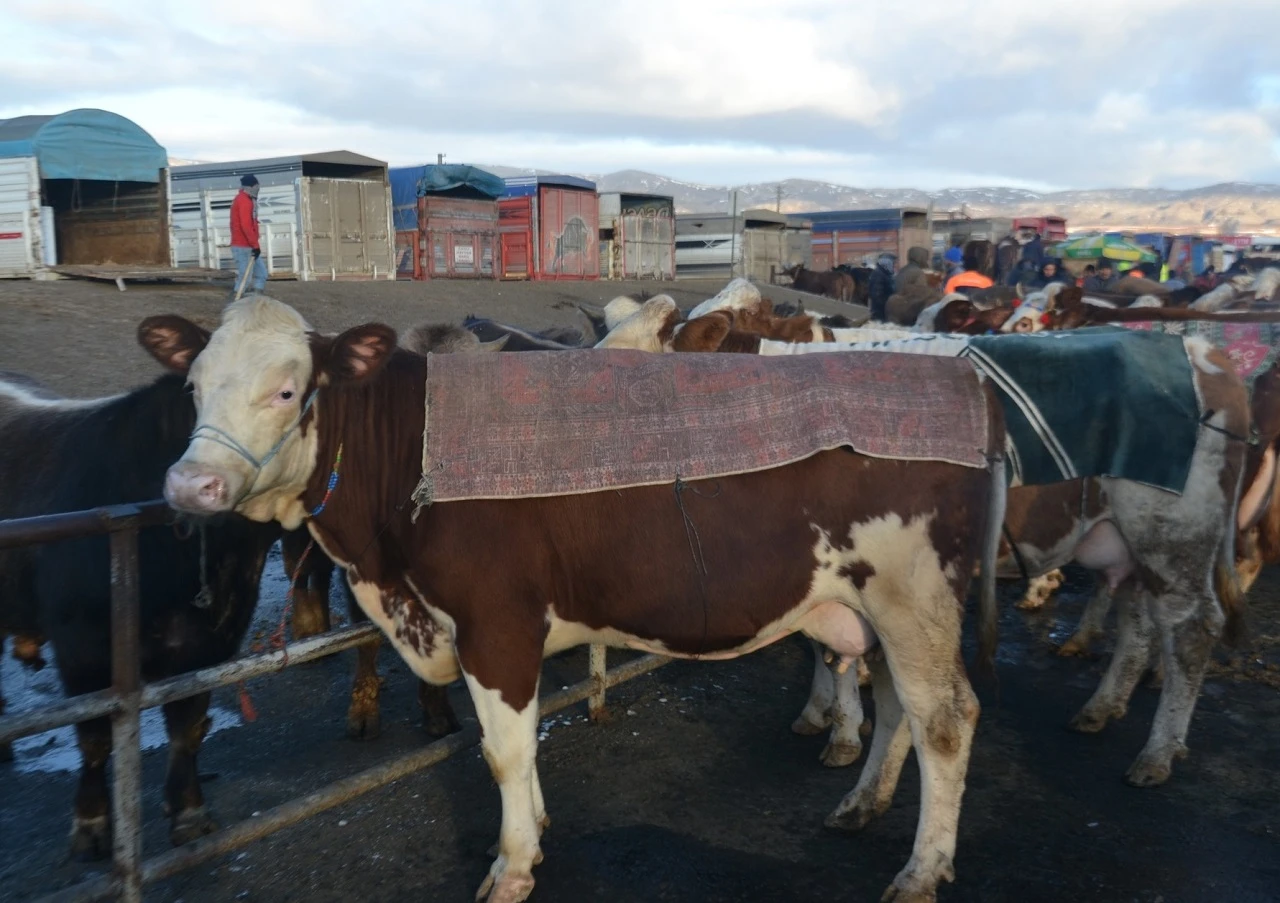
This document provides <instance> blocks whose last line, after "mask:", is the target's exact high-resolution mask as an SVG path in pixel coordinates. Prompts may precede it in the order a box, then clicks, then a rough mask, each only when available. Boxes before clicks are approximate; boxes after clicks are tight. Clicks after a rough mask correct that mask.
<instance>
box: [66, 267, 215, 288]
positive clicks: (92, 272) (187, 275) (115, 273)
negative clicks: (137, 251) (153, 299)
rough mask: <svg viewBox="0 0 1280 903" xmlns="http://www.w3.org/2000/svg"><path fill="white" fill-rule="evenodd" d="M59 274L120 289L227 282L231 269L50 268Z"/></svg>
mask: <svg viewBox="0 0 1280 903" xmlns="http://www.w3.org/2000/svg"><path fill="white" fill-rule="evenodd" d="M50 269H51V270H53V272H55V273H57V274H58V275H59V276H66V277H68V278H71V279H94V280H98V281H102V282H114V283H115V284H116V287H117V288H119V289H120V291H124V283H125V282H126V281H128V282H230V281H234V279H235V275H236V274H235V271H234V270H215V269H210V268H206V267H161V266H154V267H152V266H125V265H119V264H96V265H95V264H64V265H61V266H55V267H50Z"/></svg>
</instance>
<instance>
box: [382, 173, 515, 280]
mask: <svg viewBox="0 0 1280 903" xmlns="http://www.w3.org/2000/svg"><path fill="white" fill-rule="evenodd" d="M390 180H391V202H392V206H393V211H394V213H393V219H394V223H395V228H396V276H397V278H400V279H445V278H447V279H496V278H498V267H497V256H498V254H497V249H498V198H499V197H500V196H501V195H502V194H503V192H505V190H506V185H505V183H504V182H503V180H502V179H500V178H498V177H497V176H495V175H493V174H492V173H488V172H485V171H484V170H482V169H477V168H476V167H474V166H466V165H461V164H453V163H448V164H443V163H441V164H432V165H427V166H405V167H397V168H395V169H393V170H391V172H390Z"/></svg>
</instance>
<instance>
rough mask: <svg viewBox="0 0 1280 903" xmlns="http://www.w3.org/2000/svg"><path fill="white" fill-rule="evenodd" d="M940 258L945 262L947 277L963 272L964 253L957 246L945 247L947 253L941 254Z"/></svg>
mask: <svg viewBox="0 0 1280 903" xmlns="http://www.w3.org/2000/svg"><path fill="white" fill-rule="evenodd" d="M942 259H943V260H944V261H946V264H947V278H950V277H952V276H954V275H956V274H957V273H963V272H964V253H963V252H962V251H961V250H960V249H959V248H958V247H955V246H952V247H950V248H947V253H946V254H943V255H942Z"/></svg>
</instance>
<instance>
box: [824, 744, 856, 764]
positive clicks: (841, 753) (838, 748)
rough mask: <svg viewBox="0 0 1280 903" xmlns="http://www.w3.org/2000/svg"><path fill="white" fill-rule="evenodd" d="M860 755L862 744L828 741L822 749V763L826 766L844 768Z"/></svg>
mask: <svg viewBox="0 0 1280 903" xmlns="http://www.w3.org/2000/svg"><path fill="white" fill-rule="evenodd" d="M861 756H862V744H860V743H859V744H852V743H828V744H827V748H826V749H824V750H823V751H822V764H823V765H825V766H827V767H828V768H844V767H845V766H846V765H852V764H853V763H854V762H856V761H858V759H859V757H861Z"/></svg>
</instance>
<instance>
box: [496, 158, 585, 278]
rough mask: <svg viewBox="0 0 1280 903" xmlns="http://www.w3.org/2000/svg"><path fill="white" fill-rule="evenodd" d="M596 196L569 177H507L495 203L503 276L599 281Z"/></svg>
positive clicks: (576, 180)
mask: <svg viewBox="0 0 1280 903" xmlns="http://www.w3.org/2000/svg"><path fill="white" fill-rule="evenodd" d="M599 230H600V222H599V196H598V195H597V194H596V186H595V183H594V182H588V181H586V180H585V179H579V178H575V177H573V176H520V177H517V178H512V179H507V180H506V197H504V198H503V199H502V200H501V201H499V202H498V233H499V242H500V246H501V251H500V254H499V257H500V259H501V265H500V269H501V273H502V278H503V279H535V280H541V279H599V278H600V249H599Z"/></svg>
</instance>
